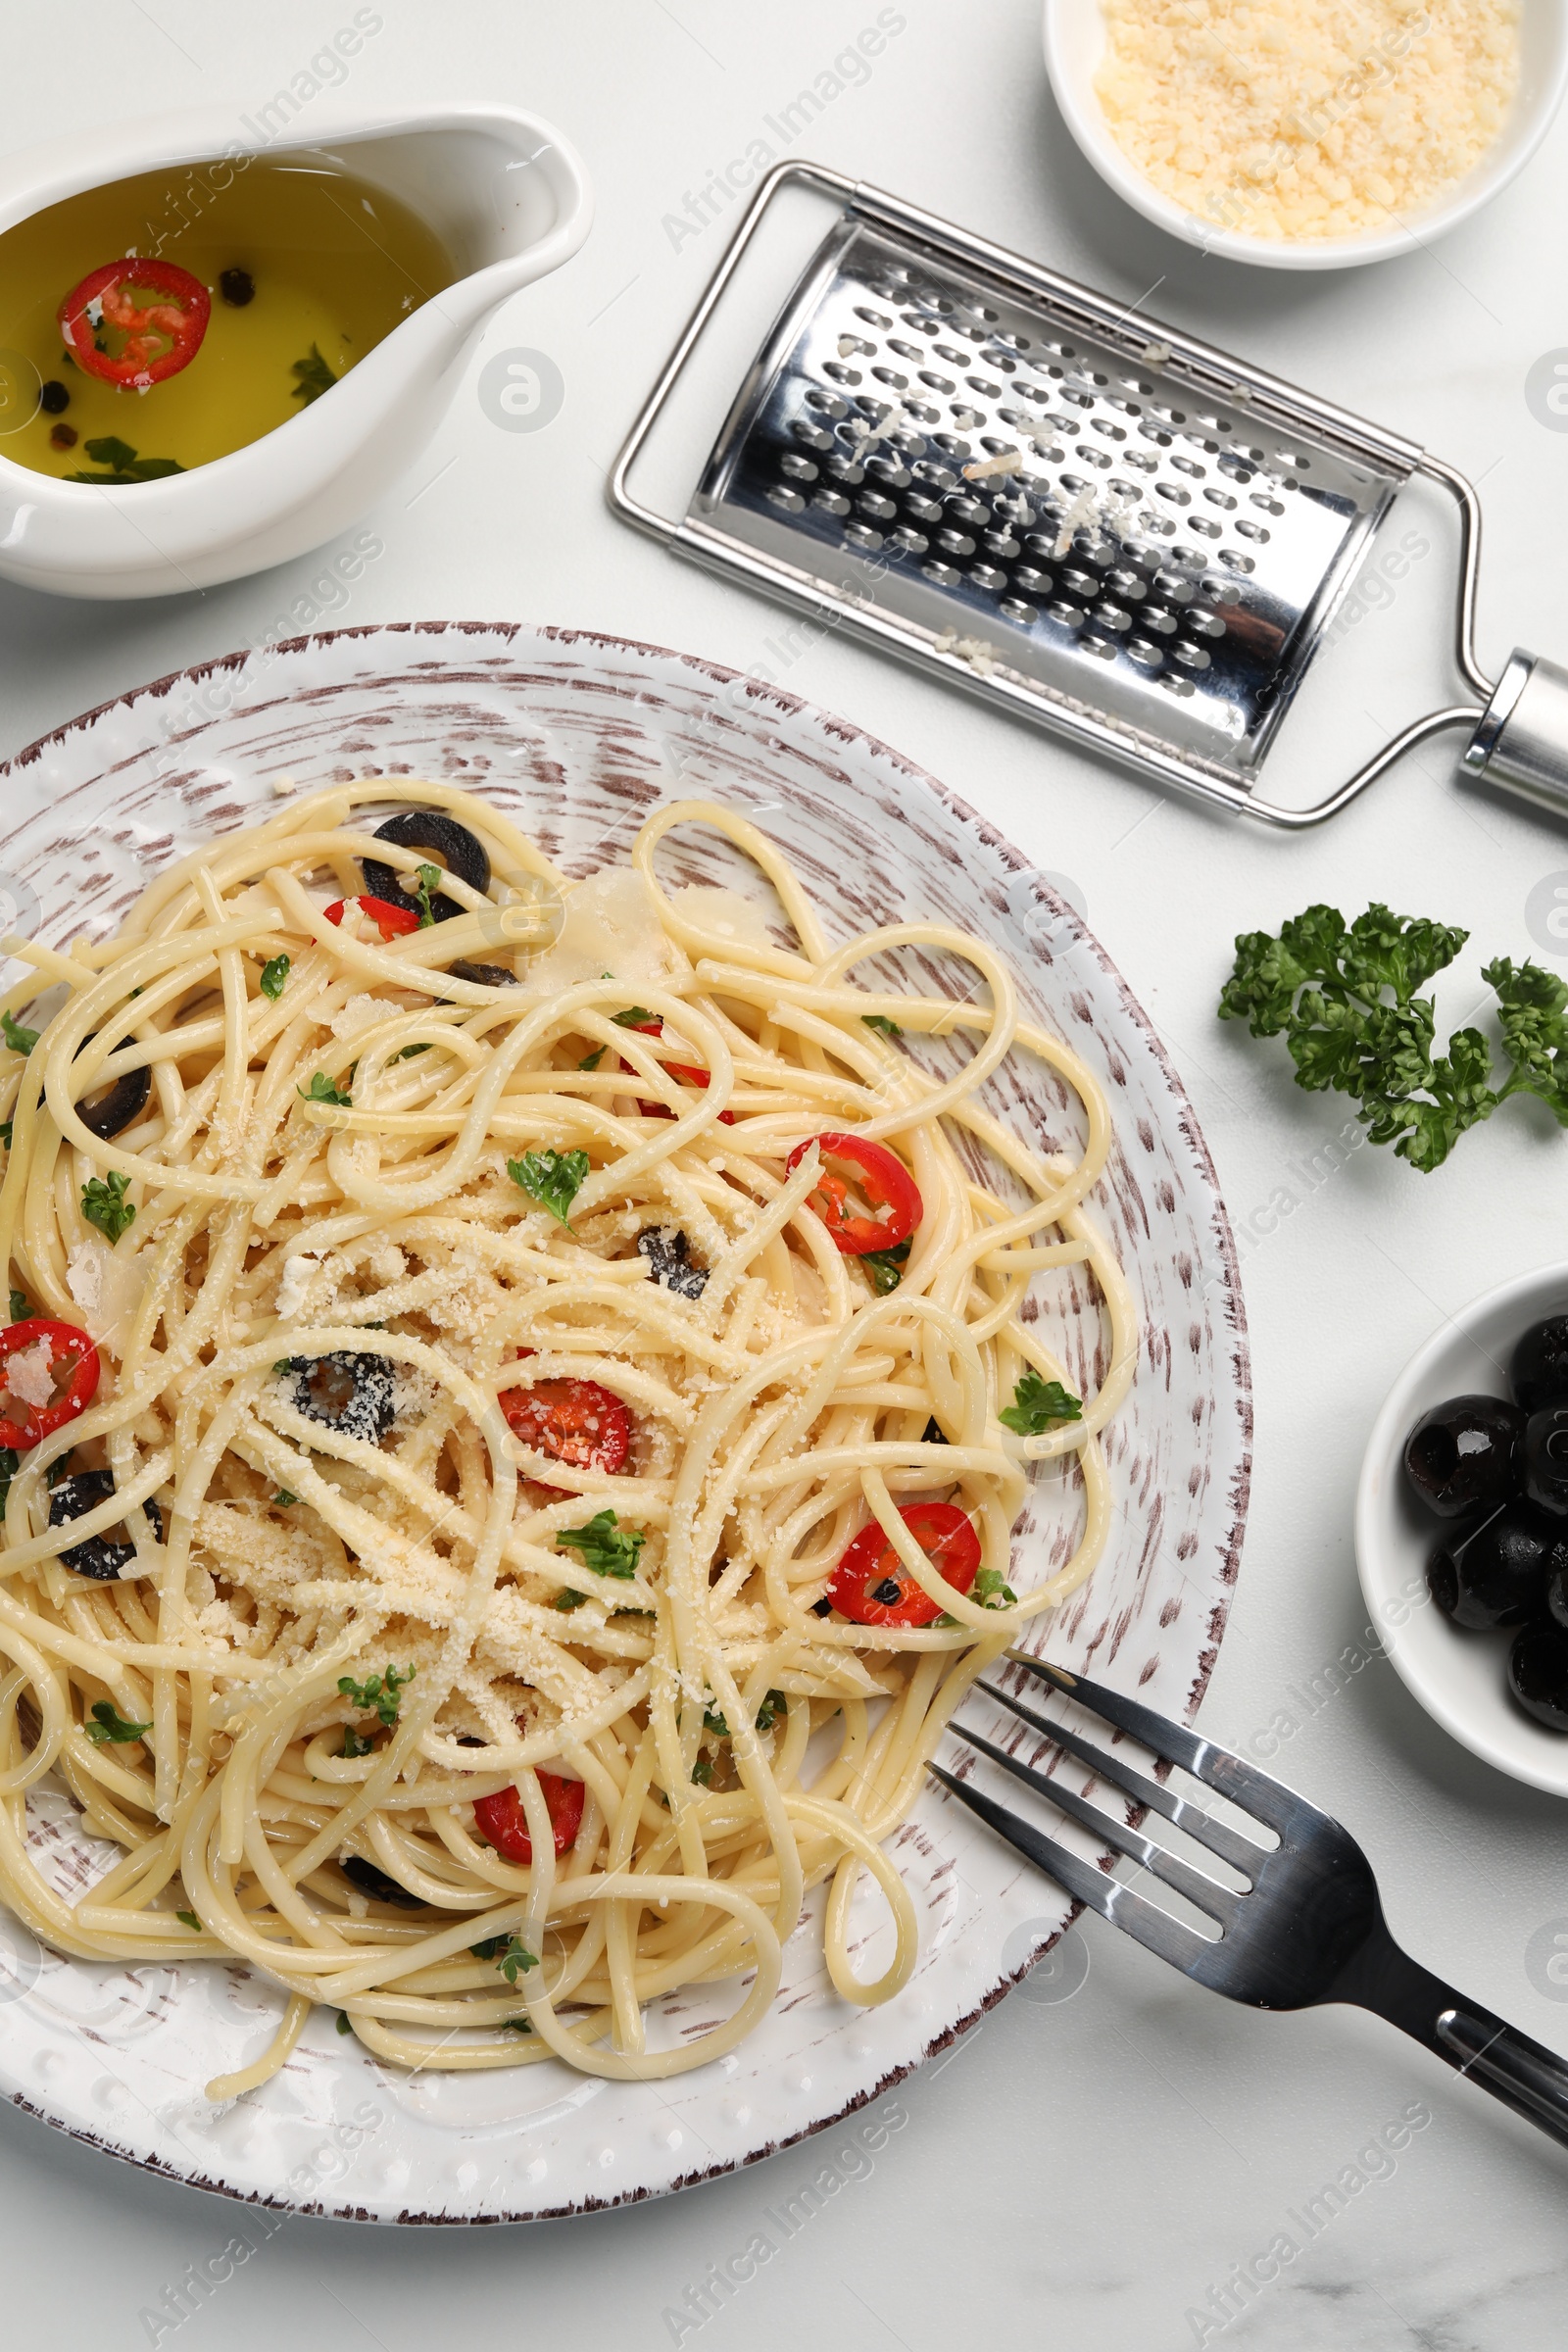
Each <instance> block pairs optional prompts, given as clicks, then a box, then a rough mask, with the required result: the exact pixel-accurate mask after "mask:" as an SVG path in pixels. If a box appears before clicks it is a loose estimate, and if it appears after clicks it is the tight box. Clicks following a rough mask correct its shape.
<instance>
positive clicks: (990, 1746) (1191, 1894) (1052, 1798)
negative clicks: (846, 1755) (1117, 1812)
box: [949, 1723, 1241, 1927]
mask: <svg viewBox="0 0 1568 2352" xmlns="http://www.w3.org/2000/svg"><path fill="white" fill-rule="evenodd" d="M949 1729H950V1730H951V1731H952V1732H954V1733H956V1736H957V1738H958V1739H960V1740H967V1741H968V1743H969V1745H970V1746H971V1747H977V1748H978V1749H979V1750H980V1752H981V1754H982V1755H984V1756H989V1757H990V1758H991V1761H992V1762H993V1764H1000V1765H1001V1766H1002V1768H1003V1770H1004V1771H1005V1772H1010V1773H1011V1774H1012V1776H1013V1778H1014V1780H1019V1781H1022V1782H1023V1783H1024V1785H1025V1787H1026V1788H1029V1789H1034V1790H1035V1792H1036V1794H1037V1795H1039V1796H1043V1797H1044V1798H1045V1799H1046V1801H1047V1802H1048V1803H1049V1804H1053V1805H1054V1806H1055V1807H1056V1808H1057V1810H1058V1811H1059V1812H1062V1813H1065V1814H1067V1815H1068V1816H1069V1817H1070V1818H1071V1819H1072V1820H1073V1821H1077V1822H1082V1824H1083V1826H1084V1828H1085V1829H1086V1830H1089V1831H1090V1832H1092V1834H1093V1835H1094V1836H1095V1837H1096V1838H1104V1840H1105V1843H1106V1844H1107V1845H1113V1846H1114V1847H1115V1848H1116V1850H1117V1852H1118V1853H1122V1854H1127V1855H1129V1856H1130V1857H1131V1859H1132V1860H1133V1861H1134V1862H1141V1863H1142V1864H1143V1867H1144V1868H1145V1870H1147V1871H1148V1872H1149V1875H1150V1877H1151V1878H1154V1879H1160V1880H1162V1881H1163V1882H1164V1884H1165V1885H1166V1886H1167V1887H1174V1888H1175V1889H1176V1892H1177V1893H1178V1894H1184V1895H1185V1896H1186V1897H1187V1900H1188V1901H1189V1902H1190V1903H1196V1904H1197V1906H1198V1908H1199V1910H1200V1911H1206V1912H1207V1913H1208V1915H1209V1917H1210V1919H1212V1920H1214V1921H1216V1922H1217V1923H1218V1925H1220V1926H1221V1927H1229V1926H1230V1925H1231V1924H1232V1922H1233V1921H1234V1920H1235V1917H1236V1907H1237V1904H1238V1902H1239V1900H1240V1899H1241V1898H1240V1897H1239V1896H1238V1895H1235V1894H1233V1893H1232V1891H1231V1889H1230V1888H1229V1887H1220V1886H1216V1884H1215V1882H1214V1881H1213V1880H1212V1879H1206V1878H1204V1876H1203V1874H1202V1872H1201V1870H1194V1869H1193V1868H1192V1866H1191V1864H1190V1863H1187V1862H1184V1861H1183V1860H1182V1859H1181V1857H1180V1855H1179V1854H1172V1853H1169V1852H1167V1850H1166V1849H1165V1847H1164V1846H1162V1845H1155V1844H1154V1842H1153V1840H1152V1838H1145V1837H1142V1836H1141V1835H1140V1833H1139V1832H1138V1831H1137V1830H1130V1829H1129V1828H1128V1827H1127V1824H1126V1823H1125V1822H1123V1821H1118V1820H1117V1819H1116V1818H1115V1816H1114V1814H1111V1813H1107V1812H1105V1811H1104V1810H1103V1807H1102V1806H1100V1805H1092V1804H1091V1803H1090V1801H1089V1799H1088V1797H1086V1796H1080V1795H1079V1794H1078V1791H1077V1790H1076V1789H1064V1788H1063V1787H1062V1786H1061V1784H1060V1782H1059V1781H1053V1780H1048V1779H1047V1777H1046V1775H1045V1774H1044V1773H1043V1772H1036V1771H1035V1770H1034V1768H1033V1767H1032V1766H1031V1765H1028V1764H1025V1763H1024V1762H1023V1761H1022V1760H1021V1758H1019V1757H1017V1756H1009V1755H1008V1753H1007V1751H1006V1749H1005V1748H1003V1747H998V1746H996V1745H995V1744H994V1742H993V1741H991V1740H983V1739H982V1738H981V1737H980V1734H979V1733H978V1732H971V1731H969V1730H968V1729H967V1728H966V1727H965V1726H964V1725H963V1724H961V1723H955V1724H951V1725H950V1726H949Z"/></svg>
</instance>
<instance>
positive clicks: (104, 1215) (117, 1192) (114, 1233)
mask: <svg viewBox="0 0 1568 2352" xmlns="http://www.w3.org/2000/svg"><path fill="white" fill-rule="evenodd" d="M129 1190H130V1178H129V1177H128V1176H125V1175H123V1174H122V1172H121V1170H120V1169H119V1168H112V1169H111V1170H110V1172H109V1174H108V1175H107V1176H89V1177H88V1179H87V1181H86V1183H85V1184H84V1185H83V1186H82V1188H81V1213H82V1215H83V1216H84V1217H85V1218H86V1220H87V1222H88V1224H89V1225H96V1226H97V1228H98V1230H99V1232H100V1233H101V1234H102V1235H103V1236H104V1237H105V1239H106V1240H107V1241H109V1242H111V1243H114V1242H118V1241H119V1239H120V1237H121V1235H122V1234H123V1233H125V1232H128V1230H129V1229H130V1227H131V1226H132V1225H134V1223H135V1222H136V1206H135V1202H134V1201H127V1200H126V1199H125V1195H126V1193H127V1192H128V1191H129Z"/></svg>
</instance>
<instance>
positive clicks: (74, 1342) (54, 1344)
mask: <svg viewBox="0 0 1568 2352" xmlns="http://www.w3.org/2000/svg"><path fill="white" fill-rule="evenodd" d="M40 1340H47V1341H48V1343H49V1369H50V1371H51V1372H52V1373H55V1374H57V1375H63V1377H64V1380H65V1387H64V1389H63V1390H62V1391H61V1393H60V1394H59V1396H57V1397H55V1400H54V1402H53V1403H52V1404H41V1405H40V1404H29V1403H28V1402H27V1400H26V1398H25V1397H19V1396H18V1395H17V1394H16V1392H15V1390H13V1389H8V1390H7V1392H6V1402H5V1411H6V1417H5V1419H3V1420H0V1446H10V1447H11V1448H12V1450H13V1451H14V1452H16V1453H25V1451H26V1449H27V1448H28V1446H38V1445H41V1444H42V1442H43V1440H44V1439H45V1438H52V1437H53V1436H54V1433H55V1431H56V1430H57V1429H64V1428H65V1426H66V1423H67V1422H68V1421H74V1420H75V1418H76V1416H77V1414H78V1413H84V1412H85V1411H86V1410H87V1407H88V1405H89V1404H91V1402H92V1400H93V1396H94V1394H95V1392H96V1390H97V1387H98V1376H99V1373H100V1372H101V1371H102V1370H103V1364H102V1360H101V1358H100V1357H99V1353H98V1343H97V1341H96V1340H94V1339H91V1338H89V1336H88V1334H87V1333H86V1332H84V1331H78V1330H77V1329H76V1326H75V1325H74V1323H52V1322H51V1321H50V1320H49V1318H48V1316H47V1315H28V1316H27V1317H25V1320H24V1321H23V1322H21V1323H8V1324H6V1325H5V1327H4V1329H3V1330H0V1379H3V1376H4V1374H5V1367H6V1365H7V1363H8V1362H9V1361H10V1359H11V1357H12V1356H14V1355H25V1354H26V1352H27V1350H28V1349H29V1348H36V1347H37V1345H38V1342H39V1341H40Z"/></svg>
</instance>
